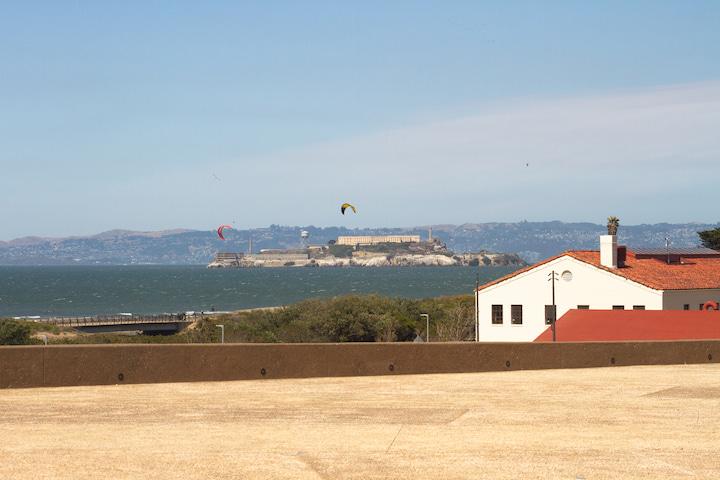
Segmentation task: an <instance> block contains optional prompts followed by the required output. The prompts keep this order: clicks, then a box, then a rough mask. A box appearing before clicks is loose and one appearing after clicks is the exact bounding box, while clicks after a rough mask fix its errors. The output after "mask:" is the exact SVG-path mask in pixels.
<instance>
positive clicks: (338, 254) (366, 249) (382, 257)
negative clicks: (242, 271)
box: [208, 230, 525, 268]
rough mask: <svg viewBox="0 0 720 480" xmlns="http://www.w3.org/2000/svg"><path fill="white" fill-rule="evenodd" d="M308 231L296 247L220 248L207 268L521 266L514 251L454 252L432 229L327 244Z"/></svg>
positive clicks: (352, 237) (340, 237)
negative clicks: (313, 240) (317, 241)
mask: <svg viewBox="0 0 720 480" xmlns="http://www.w3.org/2000/svg"><path fill="white" fill-rule="evenodd" d="M308 236H309V234H308V232H307V231H302V232H301V234H300V238H301V241H302V245H301V246H300V247H299V248H295V249H263V250H260V252H259V253H256V254H254V253H252V247H250V249H249V251H248V253H233V252H219V253H217V254H216V255H215V258H214V259H213V261H212V262H211V263H210V264H209V265H208V268H252V267H406V266H439V267H456V266H508V265H513V266H522V265H525V262H524V261H523V259H522V258H520V257H519V256H518V255H516V254H509V253H492V252H486V251H481V252H477V253H460V254H456V253H454V252H452V251H450V250H448V248H447V246H446V245H445V244H444V243H443V242H441V241H440V240H439V239H437V238H433V236H432V230H429V231H428V237H427V240H421V239H420V235H366V236H339V237H337V239H336V240H330V241H329V242H328V243H327V245H311V244H309V243H308Z"/></svg>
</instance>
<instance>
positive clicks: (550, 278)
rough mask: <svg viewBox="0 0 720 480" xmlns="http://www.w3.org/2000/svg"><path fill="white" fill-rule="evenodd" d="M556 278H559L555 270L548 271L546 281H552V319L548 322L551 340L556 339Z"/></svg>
mask: <svg viewBox="0 0 720 480" xmlns="http://www.w3.org/2000/svg"><path fill="white" fill-rule="evenodd" d="M557 280H559V278H558V274H557V272H556V271H555V270H553V271H552V272H550V273H548V282H551V283H552V306H553V311H552V321H551V322H550V325H551V328H552V334H553V335H552V337H553V342H555V341H557V333H556V326H555V322H556V320H557V305H555V282H556V281H557Z"/></svg>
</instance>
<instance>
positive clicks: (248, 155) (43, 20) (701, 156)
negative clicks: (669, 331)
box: [0, 1, 720, 240]
mask: <svg viewBox="0 0 720 480" xmlns="http://www.w3.org/2000/svg"><path fill="white" fill-rule="evenodd" d="M101 3H102V4H101ZM718 25H720V2H716V1H709V2H702V1H693V2H684V1H678V2H661V1H648V2H643V1H634V2H619V1H618V2H611V1H603V2H594V3H591V2H580V1H578V2H561V1H554V2H475V1H472V2H420V1H418V2H402V1H396V2H372V1H363V2H355V3H350V2H272V3H270V2H187V3H183V2H117V3H116V4H109V3H105V2H15V3H14V4H11V3H9V2H8V3H3V4H2V5H0V109H1V111H2V115H0V167H1V171H0V191H2V192H3V197H4V198H3V202H0V220H1V222H0V225H2V227H0V240H8V239H11V238H14V237H18V236H24V235H42V236H59V235H68V234H92V233H95V232H99V231H102V230H107V229H111V228H128V229H138V230H158V229H165V228H175V227H186V228H211V227H213V226H215V225H217V224H220V223H228V222H231V223H235V224H236V226H237V227H239V228H244V227H257V226H264V225H268V224H270V223H280V224H291V225H307V224H314V225H338V224H343V225H348V226H408V225H420V224H429V223H463V222H485V221H515V220H523V219H527V220H550V219H560V220H567V221H577V220H582V221H595V222H598V223H599V222H602V220H603V218H605V217H606V216H607V215H610V214H614V215H618V216H619V217H621V219H623V221H624V223H650V222H661V221H669V222H681V221H707V222H716V221H718V220H720V218H718V214H717V208H716V207H717V204H718V194H717V191H718V188H717V181H718V177H720V162H719V161H718V159H719V158H720V139H719V138H720V135H718V134H717V131H718V126H720V61H718V59H720V29H719V28H718ZM526 164H529V166H527V167H526V166H525V165H526ZM216 177H217V178H216ZM218 178H219V180H218ZM346 200H347V201H352V202H354V203H355V204H356V205H357V206H358V208H359V214H358V215H357V216H355V217H352V218H347V217H341V216H339V215H338V212H337V205H338V204H339V203H341V202H342V201H346Z"/></svg>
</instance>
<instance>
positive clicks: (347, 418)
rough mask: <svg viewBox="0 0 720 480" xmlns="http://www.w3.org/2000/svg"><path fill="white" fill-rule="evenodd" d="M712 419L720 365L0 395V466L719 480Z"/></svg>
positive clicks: (73, 470) (158, 474)
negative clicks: (703, 479) (698, 479)
mask: <svg viewBox="0 0 720 480" xmlns="http://www.w3.org/2000/svg"><path fill="white" fill-rule="evenodd" d="M208 368H211V367H208ZM719 407H720V364H707V365H678V366H641V367H613V368H596V369H576V370H544V371H513V372H491V373H474V374H446V375H408V376H386V377H353V378H315V379H302V380H253V381H241V382H217V383H187V384H179V383H177V384H157V385H120V386H101V387H63V388H38V389H17V390H2V391H0V409H1V410H2V412H3V415H2V416H0V438H2V439H3V440H2V442H0V463H1V464H2V477H3V478H12V479H16V480H23V479H32V480H41V479H73V478H85V479H103V480H106V479H108V478H112V479H136V478H160V479H212V478H240V479H246V478H247V479H250V478H257V479H275V478H277V479H280V478H298V479H363V480H365V479H381V478H383V479H384V478H407V479H411V478H412V479H423V478H442V479H465V478H500V479H519V478H523V479H524V478H565V479H571V480H573V479H588V480H589V479H617V478H637V479H643V480H647V479H649V478H652V479H664V478H681V477H692V478H720V456H718V455H717V451H718V445H720V428H718V425H720V408H719Z"/></svg>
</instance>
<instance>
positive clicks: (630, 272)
mask: <svg viewBox="0 0 720 480" xmlns="http://www.w3.org/2000/svg"><path fill="white" fill-rule="evenodd" d="M563 256H569V257H572V258H574V259H576V260H579V261H581V262H585V263H587V264H590V265H592V266H594V267H597V268H600V269H602V270H606V271H608V272H610V273H613V274H615V275H619V276H621V277H625V278H627V279H628V280H632V281H634V282H637V283H640V284H642V285H645V286H646V287H650V288H653V289H655V290H696V289H708V288H720V256H717V257H708V258H686V259H683V261H682V263H673V264H668V263H667V262H665V261H663V260H662V259H659V258H642V259H640V258H636V257H635V254H634V253H633V252H631V251H629V250H628V252H627V259H626V261H625V266H624V267H619V268H607V267H603V266H602V265H600V252H598V251H597V250H570V251H567V252H565V253H562V254H560V255H556V256H554V257H550V258H548V259H546V260H543V261H542V262H540V263H536V264H535V265H531V266H529V267H525V268H522V269H520V270H517V271H515V272H513V273H511V274H509V275H506V276H504V277H502V278H498V279H497V280H494V281H492V282H489V283H486V284H484V285H481V286H480V287H479V288H478V290H482V289H485V288H487V287H490V286H492V285H496V284H498V283H501V282H504V281H505V280H508V279H510V278H512V277H515V276H517V275H519V274H521V273H523V272H527V271H529V270H532V269H533V268H536V267H538V266H540V265H544V264H546V263H548V262H551V261H553V260H555V259H557V258H560V257H563Z"/></svg>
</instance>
